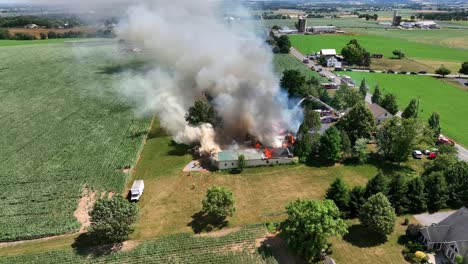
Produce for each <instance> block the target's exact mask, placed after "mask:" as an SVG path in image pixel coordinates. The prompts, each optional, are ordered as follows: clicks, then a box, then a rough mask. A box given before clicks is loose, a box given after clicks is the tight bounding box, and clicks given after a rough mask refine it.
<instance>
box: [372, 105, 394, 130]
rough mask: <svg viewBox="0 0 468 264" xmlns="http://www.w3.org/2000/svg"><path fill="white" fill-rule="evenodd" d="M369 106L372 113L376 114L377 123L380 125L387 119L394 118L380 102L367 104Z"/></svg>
mask: <svg viewBox="0 0 468 264" xmlns="http://www.w3.org/2000/svg"><path fill="white" fill-rule="evenodd" d="M367 106H368V107H369V109H370V111H371V112H372V115H373V116H374V120H375V123H376V124H377V125H380V124H381V123H383V122H384V121H385V120H387V119H390V118H393V115H392V114H390V113H389V112H388V111H387V110H385V109H384V108H383V107H381V106H380V105H378V104H367Z"/></svg>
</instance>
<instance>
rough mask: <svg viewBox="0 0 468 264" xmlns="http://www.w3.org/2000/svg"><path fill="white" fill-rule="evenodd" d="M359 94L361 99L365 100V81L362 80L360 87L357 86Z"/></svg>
mask: <svg viewBox="0 0 468 264" xmlns="http://www.w3.org/2000/svg"><path fill="white" fill-rule="evenodd" d="M359 93H360V94H361V95H362V98H364V99H365V98H366V95H367V84H366V79H362V81H361V85H359Z"/></svg>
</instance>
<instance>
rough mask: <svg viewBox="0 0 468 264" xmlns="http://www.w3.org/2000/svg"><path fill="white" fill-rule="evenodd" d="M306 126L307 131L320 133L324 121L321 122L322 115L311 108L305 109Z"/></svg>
mask: <svg viewBox="0 0 468 264" xmlns="http://www.w3.org/2000/svg"><path fill="white" fill-rule="evenodd" d="M303 124H304V126H305V127H306V128H307V130H312V131H314V132H318V131H319V130H320V128H321V127H322V121H321V120H320V114H319V113H318V112H316V111H314V110H313V109H311V108H308V107H306V108H305V109H304V122H303Z"/></svg>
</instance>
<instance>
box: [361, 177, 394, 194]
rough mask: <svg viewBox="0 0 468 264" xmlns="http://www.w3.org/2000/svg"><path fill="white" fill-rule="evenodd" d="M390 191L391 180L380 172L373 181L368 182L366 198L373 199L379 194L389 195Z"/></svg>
mask: <svg viewBox="0 0 468 264" xmlns="http://www.w3.org/2000/svg"><path fill="white" fill-rule="evenodd" d="M389 190H390V179H389V178H388V177H387V176H385V174H383V172H382V171H379V172H378V173H377V175H375V176H374V177H373V178H372V179H370V180H369V181H368V182H367V185H366V197H371V196H372V195H374V194H377V193H383V194H384V195H387V194H388V191H389Z"/></svg>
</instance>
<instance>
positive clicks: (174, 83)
mask: <svg viewBox="0 0 468 264" xmlns="http://www.w3.org/2000/svg"><path fill="white" fill-rule="evenodd" d="M218 4H219V2H217V1H213V0H197V1H194V0H152V1H149V0H147V1H143V2H141V3H140V4H138V5H135V6H132V7H130V8H129V9H128V11H127V15H126V18H125V19H124V20H123V21H122V22H121V23H120V24H119V26H118V28H117V30H116V31H117V34H118V36H119V38H123V39H125V40H127V41H130V42H132V43H134V44H136V45H138V46H140V47H141V48H142V49H143V51H144V54H145V56H146V57H147V58H148V60H150V62H151V65H152V66H151V67H152V70H150V71H147V72H145V73H139V74H135V73H128V74H127V76H125V78H124V81H122V82H121V83H120V84H119V88H120V89H119V90H120V92H121V94H122V95H125V96H126V97H128V98H131V99H132V100H133V101H134V103H135V105H136V106H137V111H138V112H140V113H156V114H157V116H158V117H159V119H160V122H161V125H162V126H163V127H164V128H165V129H166V130H167V131H168V132H169V133H171V134H172V135H173V137H174V140H175V141H177V142H179V143H193V142H200V143H201V146H202V147H201V151H202V152H205V153H206V152H208V151H210V150H212V149H215V150H216V149H219V146H220V145H223V144H225V145H229V144H231V143H232V142H233V141H234V140H243V139H244V137H245V135H246V134H247V133H249V134H251V135H253V136H256V137H257V138H258V139H259V140H260V141H262V142H263V143H265V144H267V145H272V144H274V137H275V136H276V135H277V131H275V128H278V127H281V128H284V129H290V130H293V129H296V128H297V127H296V126H297V123H296V122H294V120H295V118H293V113H290V111H289V110H287V109H288V107H287V100H286V99H285V96H284V95H283V94H282V93H281V91H280V87H279V81H278V77H277V76H276V75H275V74H274V72H273V68H272V67H273V66H272V54H271V51H270V48H269V47H267V46H266V45H265V44H264V41H263V40H262V39H261V38H258V37H256V36H255V35H254V34H253V33H252V32H251V31H249V30H244V31H239V30H237V29H234V27H232V26H230V23H228V21H227V20H224V19H223V16H224V15H220V14H221V12H220V9H219V6H218ZM206 94H208V95H209V97H211V98H213V99H212V101H211V103H212V104H213V106H214V108H215V110H216V111H217V113H218V115H219V116H220V118H221V119H222V127H220V128H216V131H215V130H214V128H213V127H212V126H211V125H210V124H203V125H201V126H199V127H191V126H188V125H187V123H186V121H185V114H186V112H187V110H188V108H189V107H190V106H192V105H193V104H194V102H195V101H196V100H197V99H205V98H206V97H205V95H206Z"/></svg>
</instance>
